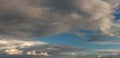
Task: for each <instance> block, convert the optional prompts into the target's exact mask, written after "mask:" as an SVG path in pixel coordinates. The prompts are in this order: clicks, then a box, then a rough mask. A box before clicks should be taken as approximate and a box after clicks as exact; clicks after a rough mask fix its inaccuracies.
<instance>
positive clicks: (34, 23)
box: [0, 0, 120, 37]
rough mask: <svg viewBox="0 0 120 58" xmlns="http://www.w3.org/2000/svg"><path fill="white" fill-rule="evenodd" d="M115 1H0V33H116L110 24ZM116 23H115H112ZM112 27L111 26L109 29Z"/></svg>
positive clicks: (117, 34) (13, 34)
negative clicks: (81, 31)
mask: <svg viewBox="0 0 120 58" xmlns="http://www.w3.org/2000/svg"><path fill="white" fill-rule="evenodd" d="M116 2H118V1H117V0H115V1H113V0H110V1H109V0H91V1H88V0H4V1H0V32H1V33H0V34H1V35H11V36H20V37H30V36H32V37H34V36H50V35H54V34H59V33H62V32H69V31H71V30H73V29H86V30H98V29H99V30H100V31H101V33H100V34H104V35H109V36H115V37H117V36H119V33H120V32H119V31H120V29H119V28H120V27H119V26H120V24H115V23H113V18H114V16H113V15H112V13H113V12H114V9H113V8H114V6H112V5H114V4H118V3H116ZM116 25H117V26H116ZM113 27H114V28H113Z"/></svg>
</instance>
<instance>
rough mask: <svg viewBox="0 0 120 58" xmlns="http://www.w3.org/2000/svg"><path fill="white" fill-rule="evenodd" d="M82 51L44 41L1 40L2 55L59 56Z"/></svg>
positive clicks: (0, 53)
mask: <svg viewBox="0 0 120 58" xmlns="http://www.w3.org/2000/svg"><path fill="white" fill-rule="evenodd" d="M80 50H83V49H79V48H74V47H71V46H55V45H49V44H47V43H46V42H42V41H22V40H0V55H13V56H14V55H26V56H57V55H62V53H65V52H76V51H80ZM0 57H1V56H0Z"/></svg>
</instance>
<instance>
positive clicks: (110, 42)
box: [94, 41, 120, 45]
mask: <svg viewBox="0 0 120 58" xmlns="http://www.w3.org/2000/svg"><path fill="white" fill-rule="evenodd" d="M94 43H95V44H100V45H119V44H120V41H99V42H98V41H97V42H94Z"/></svg>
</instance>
